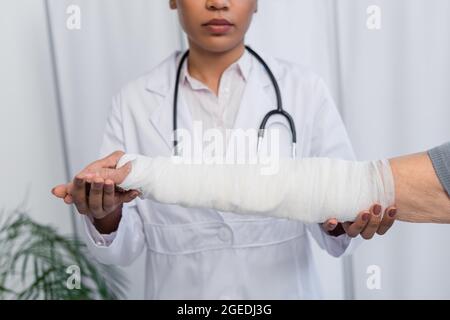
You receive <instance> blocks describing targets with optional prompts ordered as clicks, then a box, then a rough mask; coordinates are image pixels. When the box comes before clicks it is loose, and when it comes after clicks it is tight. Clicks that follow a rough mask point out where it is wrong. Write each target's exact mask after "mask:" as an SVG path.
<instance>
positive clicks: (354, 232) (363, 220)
mask: <svg viewBox="0 0 450 320" xmlns="http://www.w3.org/2000/svg"><path fill="white" fill-rule="evenodd" d="M369 219H370V212H369V211H363V212H361V213H360V214H358V217H357V218H356V220H355V221H354V222H345V223H343V224H342V227H343V228H344V230H345V232H346V233H347V235H348V236H349V237H352V238H356V237H357V236H358V235H359V234H360V233H361V232H362V231H363V230H364V228H365V227H366V226H367V223H368V222H369Z"/></svg>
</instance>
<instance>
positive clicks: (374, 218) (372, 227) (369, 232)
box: [361, 204, 383, 240]
mask: <svg viewBox="0 0 450 320" xmlns="http://www.w3.org/2000/svg"><path fill="white" fill-rule="evenodd" d="M382 210H383V209H382V208H381V206H380V205H379V204H376V205H374V206H372V208H371V209H370V213H371V215H370V220H369V222H368V223H367V225H366V227H365V228H364V230H363V231H362V232H361V236H362V237H363V238H364V239H366V240H369V239H372V238H373V236H374V235H375V233H376V232H377V230H378V227H379V226H380V222H381V211H382Z"/></svg>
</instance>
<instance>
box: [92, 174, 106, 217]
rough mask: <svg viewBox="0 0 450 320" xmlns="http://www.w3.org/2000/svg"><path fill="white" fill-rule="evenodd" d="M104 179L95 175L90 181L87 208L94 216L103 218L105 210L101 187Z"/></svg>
mask: <svg viewBox="0 0 450 320" xmlns="http://www.w3.org/2000/svg"><path fill="white" fill-rule="evenodd" d="M104 183H105V181H104V180H103V178H101V177H95V178H94V179H93V181H92V183H91V190H90V191H89V199H88V203H89V210H90V212H91V213H92V214H93V215H94V217H96V218H98V219H100V218H103V217H104V215H105V212H104V210H103V187H104Z"/></svg>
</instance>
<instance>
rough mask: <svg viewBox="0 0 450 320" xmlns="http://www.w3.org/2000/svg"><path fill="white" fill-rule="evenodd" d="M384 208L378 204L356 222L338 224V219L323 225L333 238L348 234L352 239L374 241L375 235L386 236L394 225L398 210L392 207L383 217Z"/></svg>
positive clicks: (361, 214) (362, 214)
mask: <svg viewBox="0 0 450 320" xmlns="http://www.w3.org/2000/svg"><path fill="white" fill-rule="evenodd" d="M382 210H383V209H382V207H381V206H380V205H378V204H376V205H374V206H372V207H371V208H370V210H369V211H363V212H361V213H359V215H358V217H357V218H356V220H355V221H354V222H344V223H338V221H337V220H336V219H329V220H327V221H326V222H325V223H323V224H322V228H323V229H324V230H325V231H326V232H328V234H330V235H332V236H336V237H337V236H340V235H342V234H347V235H348V236H350V237H352V238H356V237H357V236H358V235H361V237H363V238H364V239H366V240H369V239H372V238H373V236H374V235H375V234H379V235H383V234H385V233H386V232H387V231H388V230H389V229H390V228H391V227H392V225H393V224H394V221H395V215H396V213H397V209H396V208H395V207H394V206H392V207H389V208H387V209H386V210H385V211H384V215H381V212H382Z"/></svg>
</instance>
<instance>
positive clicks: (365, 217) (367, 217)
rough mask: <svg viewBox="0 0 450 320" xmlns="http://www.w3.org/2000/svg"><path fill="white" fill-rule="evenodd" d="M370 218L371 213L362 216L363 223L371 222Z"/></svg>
mask: <svg viewBox="0 0 450 320" xmlns="http://www.w3.org/2000/svg"><path fill="white" fill-rule="evenodd" d="M369 218H370V213H368V212H366V213H364V214H363V215H362V220H363V221H369Z"/></svg>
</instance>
